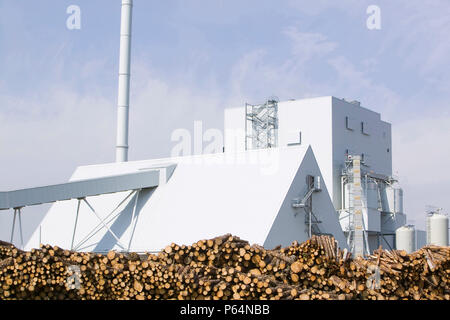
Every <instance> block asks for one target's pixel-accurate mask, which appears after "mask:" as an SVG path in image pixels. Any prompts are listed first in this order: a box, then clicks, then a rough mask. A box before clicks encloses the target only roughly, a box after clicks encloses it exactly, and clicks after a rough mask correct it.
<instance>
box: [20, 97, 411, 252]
mask: <svg viewBox="0 0 450 320" xmlns="http://www.w3.org/2000/svg"><path fill="white" fill-rule="evenodd" d="M224 119H225V124H224V128H225V141H224V146H225V147H224V152H223V153H218V154H206V155H196V156H186V157H178V158H167V159H158V160H147V161H134V162H116V163H110V164H104V165H94V166H83V167H79V168H78V169H77V170H76V171H75V173H74V174H73V176H72V178H71V179H70V181H71V182H74V181H89V180H93V179H94V180H95V179H99V178H102V177H111V176H117V175H127V174H133V173H139V172H145V171H155V170H156V171H159V172H162V173H160V175H161V174H162V177H163V178H160V179H159V183H158V184H157V185H156V186H151V187H148V188H139V189H133V190H130V191H120V192H110V193H108V194H100V195H94V196H89V197H80V198H73V199H72V200H68V201H59V202H57V203H55V204H54V205H53V206H52V208H51V209H50V210H49V212H48V213H47V215H46V216H45V218H44V220H43V221H42V224H41V226H40V228H38V229H37V230H36V232H35V233H34V235H33V236H32V238H31V239H30V241H29V242H28V243H27V245H26V248H31V247H36V246H38V245H39V243H51V244H54V245H58V246H61V247H64V248H71V249H76V250H93V251H108V250H110V249H117V250H131V251H158V250H160V249H161V248H162V247H164V246H165V245H167V244H168V243H171V242H176V243H180V244H190V243H192V242H195V241H196V240H198V239H200V238H210V237H214V236H218V235H221V234H225V233H233V234H235V235H237V236H240V237H242V238H244V239H247V240H249V241H250V242H252V243H258V244H261V245H265V246H267V247H274V246H276V245H288V244H290V243H291V242H292V241H294V240H298V241H304V240H306V239H307V238H308V237H309V236H310V235H311V234H330V235H333V236H334V237H335V238H336V239H337V240H338V241H339V245H340V246H341V247H342V248H345V247H347V246H349V248H350V249H351V250H353V251H355V249H357V248H358V247H357V245H358V242H359V243H360V245H361V246H362V247H361V248H360V250H364V253H368V252H370V251H372V250H373V249H375V248H377V247H378V246H379V245H382V246H383V247H385V248H393V247H394V246H395V237H394V235H395V230H396V229H397V228H399V227H401V226H403V225H404V224H405V223H406V216H405V214H404V213H403V206H402V191H401V189H400V188H399V187H398V186H397V184H396V181H395V179H393V178H392V156H391V148H392V147H391V128H390V124H389V123H386V122H384V121H382V120H381V119H380V115H379V114H378V113H376V112H373V111H370V110H368V109H366V108H363V107H361V106H360V104H359V103H357V102H347V101H345V100H341V99H337V98H335V97H320V98H313V99H302V100H291V101H286V102H277V101H275V100H271V101H268V102H267V103H264V104H261V105H256V106H252V105H246V106H243V107H240V108H230V109H226V110H225V115H224ZM352 157H353V158H356V157H359V159H360V163H361V167H360V174H359V179H360V180H358V181H361V196H362V197H361V203H360V206H361V211H362V215H361V227H362V230H361V233H360V238H358V228H357V227H358V223H357V221H355V219H354V217H355V212H354V211H355V208H356V205H355V204H354V201H355V200H354V198H355V195H354V194H353V191H352V190H353V189H352V188H351V186H352V185H353V184H354V181H355V179H356V178H355V176H354V171H355V168H353V162H352V160H351V158H352ZM349 159H350V160H349ZM169 167H172V168H173V169H171V170H170V174H168V173H167V168H169ZM110 213H111V214H110ZM108 214H110V215H108ZM358 239H359V240H358Z"/></svg>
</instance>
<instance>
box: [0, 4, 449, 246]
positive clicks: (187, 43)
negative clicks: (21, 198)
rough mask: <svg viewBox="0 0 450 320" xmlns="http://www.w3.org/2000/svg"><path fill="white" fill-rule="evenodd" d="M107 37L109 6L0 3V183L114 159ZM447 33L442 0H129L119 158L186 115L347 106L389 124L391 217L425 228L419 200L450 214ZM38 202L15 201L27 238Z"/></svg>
mask: <svg viewBox="0 0 450 320" xmlns="http://www.w3.org/2000/svg"><path fill="white" fill-rule="evenodd" d="M71 5H76V6H78V7H79V8H80V13H81V15H80V19H81V20H80V21H81V25H80V29H74V30H70V29H68V28H67V25H66V22H67V19H68V18H69V16H70V14H68V13H67V8H68V7H69V6H71ZM370 5H376V6H378V8H379V9H380V18H381V20H380V21H381V24H380V27H381V28H380V29H369V28H368V27H367V20H368V18H369V17H370V15H371V14H370V13H369V14H368V13H367V9H368V7H369V6H370ZM119 30H120V0H0V70H1V73H0V190H13V189H18V188H24V187H32V186H39V185H45V184H53V183H61V182H64V181H67V180H68V179H69V178H70V176H71V174H72V173H73V172H74V170H75V168H76V167H77V166H80V165H88V164H97V163H106V162H113V161H114V157H115V148H114V147H115V138H116V132H115V129H116V105H117V73H118V61H119ZM449 33H450V2H449V1H448V0H429V1H427V2H426V4H425V3H424V2H423V1H421V0H396V1H392V0H371V1H365V0H340V1H334V0H314V1H313V0H311V1H309V0H308V1H306V0H277V1H275V0H270V1H269V0H258V1H256V0H245V1H242V0H241V1H237V0H226V1H225V0H165V1H159V0H134V12H133V40H132V71H131V72H132V84H131V86H132V89H131V103H130V134H129V144H130V152H129V157H130V160H141V159H150V158H156V157H166V156H169V155H170V151H171V148H172V147H173V145H174V143H173V142H172V141H171V133H172V132H173V131H174V130H175V129H177V128H187V129H189V130H192V129H193V123H194V121H195V120H201V121H203V127H204V129H207V128H219V129H222V128H223V110H224V108H226V107H230V106H241V105H243V104H244V103H245V102H249V103H262V102H264V101H265V100H266V99H267V98H268V97H271V96H276V97H278V98H279V99H280V100H287V99H291V98H295V99H299V98H305V97H315V96H330V95H333V96H336V97H338V98H345V99H347V100H358V101H361V103H362V105H363V106H364V107H367V108H369V109H371V110H374V111H376V112H379V113H380V114H381V116H382V119H383V120H384V121H388V122H390V123H392V135H393V137H392V138H393V150H392V154H393V165H394V174H395V175H396V176H398V177H399V179H400V183H401V186H402V187H403V189H404V208H405V212H406V213H407V215H408V219H409V222H412V223H415V224H417V225H418V226H419V227H421V228H424V227H425V206H427V205H433V206H437V207H442V208H444V212H448V209H449V208H450V197H449V196H448V192H449V191H450V170H449V159H450V148H449V147H448V145H449V141H450V130H449V125H450V114H449V111H450V107H449V101H450V63H449V62H450V58H449V57H450V41H448V34H449ZM47 209H48V205H47V206H41V207H32V208H26V211H25V210H24V216H23V220H24V223H25V222H26V223H27V227H26V228H25V237H27V236H29V235H30V234H31V232H32V231H33V229H34V228H35V227H36V226H37V225H38V224H39V221H40V220H41V219H42V218H43V215H44V214H45V211H46V210H47ZM0 220H1V221H2V223H1V225H0V238H1V239H6V240H9V239H8V236H9V233H10V225H11V224H10V220H12V215H11V214H10V212H0Z"/></svg>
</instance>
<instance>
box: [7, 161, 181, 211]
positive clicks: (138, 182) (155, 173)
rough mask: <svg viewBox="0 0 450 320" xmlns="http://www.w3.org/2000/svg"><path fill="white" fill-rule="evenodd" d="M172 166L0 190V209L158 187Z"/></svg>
mask: <svg viewBox="0 0 450 320" xmlns="http://www.w3.org/2000/svg"><path fill="white" fill-rule="evenodd" d="M175 166H176V165H174V164H170V165H167V166H160V167H155V168H148V169H147V170H145V171H144V170H143V171H142V172H134V173H128V174H121V175H115V176H107V177H101V178H93V179H86V180H79V181H72V182H67V183H63V184H56V185H50V186H45V187H37V188H29V189H22V190H15V191H7V192H0V210H8V209H12V208H22V207H26V206H32V205H38V204H43V203H51V202H56V201H63V200H70V199H80V198H86V197H90V196H96V195H101V194H108V193H116V192H122V191H127V190H137V189H145V188H152V187H157V186H158V185H159V184H162V183H165V182H166V181H167V179H169V178H170V176H171V175H172V173H173V171H174V170H175Z"/></svg>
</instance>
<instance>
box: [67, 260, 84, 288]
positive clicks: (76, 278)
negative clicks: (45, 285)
mask: <svg viewBox="0 0 450 320" xmlns="http://www.w3.org/2000/svg"><path fill="white" fill-rule="evenodd" d="M67 271H68V273H69V275H70V276H69V277H67V279H66V287H67V289H68V290H75V289H76V290H80V288H81V280H80V279H81V270H80V267H79V266H77V265H71V266H69V267H68V268H67Z"/></svg>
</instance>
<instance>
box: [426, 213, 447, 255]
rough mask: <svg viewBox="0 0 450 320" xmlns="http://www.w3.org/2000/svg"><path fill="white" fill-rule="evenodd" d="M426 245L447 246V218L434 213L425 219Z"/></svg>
mask: <svg viewBox="0 0 450 320" xmlns="http://www.w3.org/2000/svg"><path fill="white" fill-rule="evenodd" d="M427 238H428V244H433V245H436V246H444V247H446V246H448V217H447V216H446V215H443V214H439V213H435V214H432V215H430V216H428V218H427Z"/></svg>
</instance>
